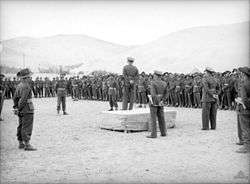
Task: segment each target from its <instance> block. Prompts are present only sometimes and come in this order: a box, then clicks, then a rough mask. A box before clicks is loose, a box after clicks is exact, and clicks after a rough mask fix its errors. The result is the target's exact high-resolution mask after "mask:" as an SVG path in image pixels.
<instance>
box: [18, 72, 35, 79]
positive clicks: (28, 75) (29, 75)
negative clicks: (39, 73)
mask: <svg viewBox="0 0 250 184" xmlns="http://www.w3.org/2000/svg"><path fill="white" fill-rule="evenodd" d="M31 75H32V73H30V74H27V75H24V76H17V77H18V78H20V79H24V78H27V77H31Z"/></svg>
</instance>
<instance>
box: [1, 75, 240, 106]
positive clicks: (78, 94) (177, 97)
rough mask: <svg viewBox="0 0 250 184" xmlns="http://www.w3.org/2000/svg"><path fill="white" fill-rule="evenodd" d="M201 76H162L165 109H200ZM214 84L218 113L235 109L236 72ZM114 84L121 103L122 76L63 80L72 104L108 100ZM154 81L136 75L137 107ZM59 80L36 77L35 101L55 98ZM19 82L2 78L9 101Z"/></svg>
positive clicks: (145, 100)
mask: <svg viewBox="0 0 250 184" xmlns="http://www.w3.org/2000/svg"><path fill="white" fill-rule="evenodd" d="M203 75H204V74H203V73H198V72H197V73H193V74H177V73H174V74H173V73H168V72H166V73H164V74H163V75H162V80H163V81H165V82H166V83H167V96H166V98H165V99H164V103H165V105H167V106H174V107H189V108H201V95H202V78H203ZM215 77H216V79H217V82H218V83H219V89H218V91H219V93H218V105H219V108H220V109H225V110H227V109H230V110H233V109H235V101H234V99H235V98H236V97H237V93H238V86H239V73H238V71H237V70H233V71H225V72H223V73H215ZM111 78H112V80H113V81H114V82H115V83H116V85H115V86H114V87H115V88H116V100H117V101H122V97H123V87H124V77H123V75H116V74H115V75H114V74H110V75H102V76H100V75H96V76H94V75H87V76H82V77H79V76H74V77H65V81H66V84H67V85H66V92H67V96H71V97H72V99H73V100H80V99H86V100H100V101H108V100H109V94H108V93H109V88H111V86H110V84H111V83H110V80H111ZM152 78H153V75H152V74H145V73H144V72H142V73H141V74H139V78H138V82H137V83H136V85H135V86H136V87H135V98H134V101H135V103H138V104H139V107H142V106H144V107H145V106H146V104H147V103H148V95H150V82H151V80H152ZM58 81H59V78H58V77H56V78H53V79H52V80H51V79H49V78H48V77H45V78H44V79H43V78H41V77H37V78H36V79H35V80H32V84H31V89H32V93H33V96H34V97H35V98H45V97H55V96H56V83H57V82H58ZM18 83H19V81H18V80H17V79H16V78H15V77H14V78H13V80H11V79H10V78H5V79H4V81H3V86H4V88H5V98H6V99H10V98H12V97H13V96H14V93H15V90H16V87H17V85H18Z"/></svg>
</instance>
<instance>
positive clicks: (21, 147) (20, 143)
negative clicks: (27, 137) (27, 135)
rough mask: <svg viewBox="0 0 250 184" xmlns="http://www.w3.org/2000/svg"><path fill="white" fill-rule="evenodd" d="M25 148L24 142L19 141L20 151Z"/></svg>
mask: <svg viewBox="0 0 250 184" xmlns="http://www.w3.org/2000/svg"><path fill="white" fill-rule="evenodd" d="M24 147H25V145H24V143H23V141H19V146H18V148H19V149H23V148H24Z"/></svg>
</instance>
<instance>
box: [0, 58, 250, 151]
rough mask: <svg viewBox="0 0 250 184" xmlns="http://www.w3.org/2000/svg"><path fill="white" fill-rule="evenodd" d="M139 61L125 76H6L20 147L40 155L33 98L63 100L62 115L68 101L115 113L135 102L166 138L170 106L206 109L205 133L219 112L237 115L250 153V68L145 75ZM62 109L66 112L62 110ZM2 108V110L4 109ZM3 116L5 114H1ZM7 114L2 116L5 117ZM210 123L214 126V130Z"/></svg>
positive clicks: (26, 71)
mask: <svg viewBox="0 0 250 184" xmlns="http://www.w3.org/2000/svg"><path fill="white" fill-rule="evenodd" d="M133 63H134V59H133V58H131V57H129V58H127V65H126V66H124V67H123V73H122V75H117V74H109V75H103V76H100V75H96V76H94V75H87V76H82V77H79V76H76V77H69V78H66V77H65V74H64V73H61V74H60V76H59V77H57V78H53V79H52V80H50V79H49V78H47V77H46V78H45V79H42V78H39V77H37V78H36V79H34V80H32V78H31V71H30V70H29V69H23V70H21V71H20V72H18V73H17V79H16V78H13V80H10V79H8V78H5V79H4V80H3V78H4V75H1V77H0V79H1V80H0V81H1V99H0V102H1V106H0V107H1V109H2V104H3V99H5V98H6V99H10V98H12V99H13V101H14V106H13V108H14V113H15V114H16V115H17V116H18V118H19V126H18V130H17V131H18V132H17V137H18V141H19V148H24V149H25V150H36V149H35V148H33V147H32V146H31V145H30V144H29V140H30V137H31V133H32V127H33V113H34V107H33V103H32V100H31V98H32V96H33V97H35V98H47V97H48V98H49V97H55V96H57V99H58V100H57V113H58V114H59V113H60V110H61V109H62V111H63V114H64V115H67V114H68V113H67V112H66V97H67V96H71V98H72V99H73V100H74V101H78V100H81V99H83V100H84V99H85V100H100V101H109V105H110V109H109V110H110V111H113V110H118V103H117V102H118V101H122V107H121V109H122V110H132V109H133V104H134V102H135V103H137V104H138V107H140V108H142V107H144V108H145V107H146V105H147V104H149V107H150V114H151V120H152V123H151V126H152V129H151V130H152V131H151V135H149V136H147V137H148V138H156V137H157V131H156V120H157V119H158V122H159V128H160V133H161V136H166V125H165V120H164V106H172V107H187V108H202V130H209V127H210V130H215V129H216V115H217V108H220V109H225V110H235V109H236V111H237V119H238V135H239V142H238V143H237V144H238V145H243V146H244V147H242V148H241V149H240V150H238V151H237V152H239V153H246V152H249V145H250V138H249V134H250V131H249V130H250V125H249V124H250V123H249V122H250V69H249V68H248V67H242V68H238V69H234V70H233V71H225V72H223V73H219V72H215V71H214V70H213V69H212V68H206V69H205V71H204V73H199V72H197V73H193V74H176V73H174V74H173V73H168V72H165V73H162V72H160V71H154V73H153V74H146V73H145V72H142V73H139V71H138V69H137V68H136V67H135V66H134V65H133ZM61 106H62V108H61ZM1 109H0V110H1ZM0 113H1V111H0ZM0 115H1V114H0ZM209 123H210V126H209Z"/></svg>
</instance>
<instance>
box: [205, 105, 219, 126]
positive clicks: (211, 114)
mask: <svg viewBox="0 0 250 184" xmlns="http://www.w3.org/2000/svg"><path fill="white" fill-rule="evenodd" d="M216 115H217V103H216V102H202V128H203V129H209V121H210V125H211V129H215V128H216Z"/></svg>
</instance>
